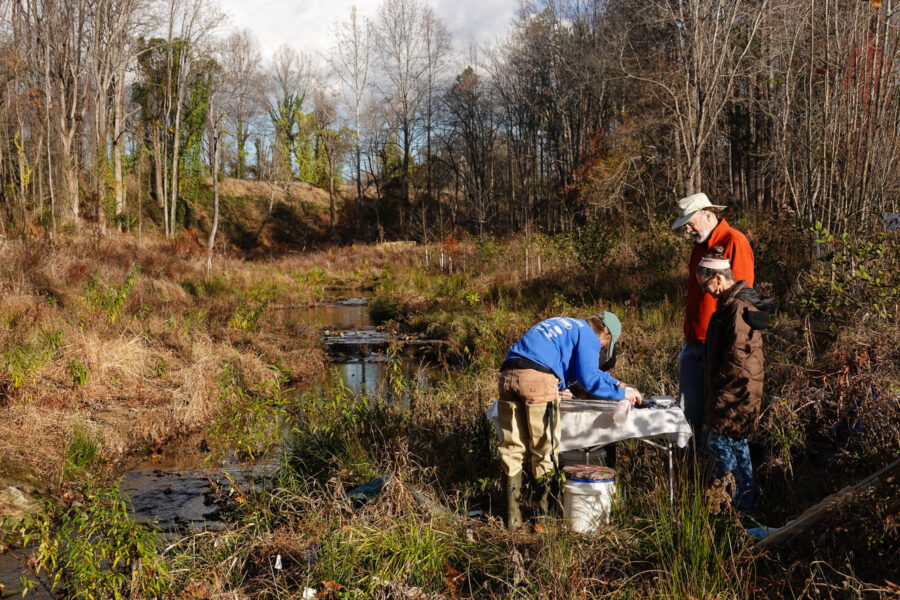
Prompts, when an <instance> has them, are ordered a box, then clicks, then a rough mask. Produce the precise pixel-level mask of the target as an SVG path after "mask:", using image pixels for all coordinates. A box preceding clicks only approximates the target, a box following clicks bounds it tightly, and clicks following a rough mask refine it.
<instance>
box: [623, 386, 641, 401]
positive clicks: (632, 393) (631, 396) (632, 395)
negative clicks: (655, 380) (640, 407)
mask: <svg viewBox="0 0 900 600" xmlns="http://www.w3.org/2000/svg"><path fill="white" fill-rule="evenodd" d="M625 399H626V400H628V401H629V402H631V403H632V404H640V403H641V402H643V401H644V397H643V396H642V395H641V393H640V392H639V391H638V389H637V388H636V387H634V386H633V385H626V386H625Z"/></svg>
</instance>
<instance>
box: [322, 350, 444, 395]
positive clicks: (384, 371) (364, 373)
mask: <svg viewBox="0 0 900 600" xmlns="http://www.w3.org/2000/svg"><path fill="white" fill-rule="evenodd" d="M332 365H333V369H332V371H331V374H330V377H329V383H332V384H333V383H336V382H337V380H340V381H341V382H342V383H343V384H344V387H346V388H347V389H349V390H350V391H351V392H353V393H354V394H367V395H370V396H375V395H381V396H382V397H384V398H386V399H393V400H396V399H397V398H396V396H397V395H398V392H399V395H400V396H401V398H400V399H401V400H408V399H409V394H410V393H411V392H412V391H413V390H415V391H418V392H424V391H426V390H428V389H429V388H430V387H432V386H434V385H435V384H436V383H437V382H438V381H439V380H440V379H441V371H440V369H439V368H438V367H436V366H435V365H431V364H425V363H420V362H419V361H417V360H416V359H414V358H409V357H404V358H399V359H397V362H396V363H395V364H392V363H391V362H390V360H388V358H387V357H386V356H385V355H383V354H370V355H368V356H362V357H359V358H355V359H352V360H347V361H344V362H335V363H332ZM394 369H396V375H395V377H394V378H393V380H392V378H391V372H392V370H394Z"/></svg>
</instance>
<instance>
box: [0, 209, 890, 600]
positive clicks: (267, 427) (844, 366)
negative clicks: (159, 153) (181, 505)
mask: <svg viewBox="0 0 900 600" xmlns="http://www.w3.org/2000/svg"><path fill="white" fill-rule="evenodd" d="M740 227H741V228H742V229H743V230H745V231H749V232H750V236H751V241H752V243H753V246H754V251H755V253H756V255H757V271H758V272H757V278H758V280H759V281H760V282H761V283H760V285H758V286H757V287H760V288H762V289H763V291H765V292H767V293H770V294H773V295H774V296H775V297H776V299H777V301H778V308H779V309H778V313H777V315H776V319H775V323H774V325H773V326H772V328H771V330H770V331H769V333H768V334H767V338H766V358H767V379H766V392H765V398H764V410H763V415H762V418H761V423H760V430H759V432H758V433H757V434H756V435H755V436H754V438H753V439H752V440H751V442H752V450H753V454H754V464H755V466H756V470H757V477H758V484H759V486H760V491H761V502H760V509H759V510H760V512H759V514H757V515H755V517H756V519H758V520H759V521H760V522H762V523H764V524H767V525H773V526H778V525H782V524H784V523H785V522H786V521H787V520H788V519H790V518H793V517H795V516H796V515H797V514H799V512H801V511H802V510H803V509H804V508H806V507H808V506H811V505H812V504H814V503H815V502H817V501H818V500H820V499H822V498H823V497H824V496H825V495H827V494H829V493H831V492H834V491H836V490H838V489H840V488H842V487H843V486H845V485H847V484H849V483H853V482H855V481H857V480H859V479H862V478H863V477H864V476H866V475H868V474H870V473H872V472H874V471H876V470H877V469H878V468H879V467H881V466H883V465H884V464H886V463H887V462H889V461H890V460H893V459H894V458H896V457H897V455H898V452H900V406H898V404H900V402H898V391H900V370H898V365H900V351H898V348H900V331H898V326H897V320H896V316H897V311H898V307H897V301H898V291H897V290H898V283H900V282H898V268H897V267H898V264H897V256H898V255H900V253H898V252H897V250H898V246H897V241H896V239H895V238H894V239H891V238H874V237H873V238H872V239H871V240H867V241H859V242H857V241H850V240H846V239H844V240H834V239H829V238H826V237H824V236H823V235H820V236H819V238H820V250H822V249H824V250H825V252H824V253H823V252H820V256H823V257H825V260H813V259H812V258H811V257H812V256H813V246H812V239H813V237H812V234H811V233H809V232H804V231H785V230H784V229H782V228H777V227H774V226H773V225H772V224H767V223H741V224H740ZM0 243H2V244H3V247H2V248H0V251H2V253H3V256H4V258H5V260H4V261H3V264H2V265H0V284H2V285H3V289H4V295H3V296H2V298H0V316H2V318H3V319H4V324H5V327H4V328H3V333H2V334H0V336H2V338H0V351H2V353H3V354H2V364H0V371H2V373H0V375H2V381H0V385H2V394H0V440H2V441H0V457H2V462H0V479H2V481H0V483H3V486H4V487H5V486H9V485H13V486H17V488H18V489H26V488H27V489H26V491H27V492H28V493H29V495H30V496H32V497H34V498H43V499H45V500H44V501H43V502H42V503H41V504H40V506H39V507H38V509H37V510H35V511H32V513H31V516H29V517H27V519H26V521H25V522H24V525H18V526H16V525H15V523H16V519H18V518H19V517H21V516H22V514H23V513H22V511H21V510H13V507H11V506H5V507H4V508H5V509H6V514H7V515H8V516H9V517H10V518H9V519H8V520H7V522H6V523H7V524H6V526H5V528H6V530H7V533H8V534H9V536H10V541H12V538H13V537H14V536H13V532H14V531H15V532H22V531H24V532H26V533H27V535H28V536H29V538H30V540H31V541H35V540H39V541H41V542H42V545H41V546H40V548H41V553H40V554H39V556H38V561H37V562H36V563H35V564H40V565H41V566H42V568H43V569H47V570H49V572H50V574H51V575H52V576H53V577H58V584H59V588H58V590H59V591H60V593H61V594H62V595H64V596H66V597H79V598H81V597H84V598H87V597H116V594H119V595H120V596H121V597H135V598H137V597H147V598H150V597H162V596H168V597H172V598H226V597H227V598H301V597H304V596H303V593H304V589H307V588H309V589H312V590H315V591H316V593H318V597H321V598H431V597H434V598H437V597H447V598H453V597H474V598H548V597H550V598H596V597H610V598H646V597H654V598H691V597H693V598H704V599H705V598H745V597H770V598H782V597H797V598H813V597H815V598H828V597H833V598H843V597H869V596H871V597H879V596H884V597H887V596H889V595H891V594H892V593H896V592H897V591H898V588H897V587H896V584H898V583H900V582H898V581H897V577H896V576H892V575H891V573H897V572H900V541H898V540H900V533H898V525H900V515H898V508H900V507H898V504H897V501H896V498H897V497H898V494H897V492H898V487H900V484H898V481H897V479H896V478H895V479H887V480H885V481H883V482H882V483H881V485H880V486H878V487H876V488H874V489H873V490H871V491H869V492H868V493H867V495H866V496H865V497H863V498H859V499H857V501H856V502H855V503H853V504H851V505H850V506H848V507H846V508H845V509H842V510H840V511H837V512H836V513H834V514H831V515H829V516H828V518H827V519H826V520H825V521H823V522H822V523H821V524H820V526H819V527H816V528H815V529H814V530H812V531H810V532H808V533H807V534H805V535H804V536H802V537H801V538H800V539H798V540H796V541H794V542H793V543H791V544H789V545H788V546H785V547H782V548H779V549H777V550H775V551H768V552H763V551H761V550H760V549H759V548H758V547H756V546H755V545H754V544H753V542H752V541H751V540H750V539H749V538H748V537H747V535H746V534H745V532H744V529H745V528H746V527H747V526H748V525H752V523H749V522H748V521H747V520H741V518H739V517H738V516H737V515H735V514H733V513H731V512H730V510H729V509H727V508H724V507H723V503H722V496H721V489H720V488H719V487H718V486H717V485H715V484H714V482H712V481H711V478H710V477H708V474H707V469H706V468H705V467H706V465H701V468H699V469H697V470H694V471H693V472H692V473H690V472H689V470H687V469H682V471H681V472H680V473H679V476H678V481H677V486H676V487H677V491H676V493H677V495H678V502H676V504H675V507H674V508H673V507H671V506H670V505H669V503H668V491H667V489H666V486H665V484H664V482H663V478H664V473H663V468H662V464H663V463H662V461H661V460H660V456H659V455H658V453H657V451H655V450H653V449H648V448H646V447H644V446H641V445H638V444H624V445H623V448H622V449H621V451H620V453H619V458H618V464H617V471H618V473H619V484H620V491H621V494H620V499H621V502H619V503H618V505H617V506H616V508H615V511H614V514H613V518H612V523H611V525H610V526H609V527H608V528H605V529H604V530H603V531H602V532H601V533H600V534H599V535H598V536H597V537H583V536H579V535H577V534H573V533H570V532H569V531H567V529H566V528H565V527H564V525H563V524H562V522H560V521H556V520H551V521H546V522H543V523H541V524H540V525H539V526H537V527H530V528H527V530H526V531H523V532H520V533H517V534H515V535H511V534H509V533H508V532H507V531H505V530H504V529H503V527H502V523H501V522H500V520H499V514H500V511H501V509H502V496H501V493H500V486H499V480H498V475H499V463H498V460H497V457H496V448H495V441H494V435H493V430H492V428H491V426H490V424H489V422H488V421H487V420H486V419H485V418H484V416H483V415H484V409H485V407H486V405H487V404H488V403H489V402H490V400H491V399H492V398H493V395H494V386H495V378H496V368H497V366H498V365H499V364H500V362H501V360H502V357H503V355H504V354H505V352H506V350H507V348H508V347H509V345H510V344H511V343H512V342H514V341H515V340H516V339H517V338H518V337H519V336H520V335H521V334H522V333H523V332H524V331H525V330H526V329H527V328H528V327H529V326H530V325H531V324H533V323H534V322H536V321H537V320H539V319H541V318H544V317H548V316H554V315H568V316H587V315H589V314H593V313H594V312H596V311H597V310H601V309H604V310H613V311H615V312H617V314H619V316H620V317H621V318H622V321H623V323H624V327H625V330H624V335H623V338H622V346H623V348H624V349H625V351H626V352H625V355H624V357H623V358H622V359H621V360H620V361H619V363H618V364H617V366H616V372H615V374H616V375H617V376H619V377H620V378H622V379H624V380H626V381H630V382H634V383H635V384H637V385H638V386H639V387H640V388H641V389H642V390H643V391H644V392H645V393H651V394H660V393H669V394H674V393H675V392H676V391H677V380H676V379H677V378H676V371H677V357H678V353H679V351H680V345H681V333H680V331H681V318H682V311H683V304H682V302H683V301H682V295H683V292H682V286H683V284H684V281H685V279H686V277H687V273H686V267H685V265H684V263H685V262H686V256H687V254H688V251H689V248H688V245H687V242H686V241H684V240H682V239H680V238H679V237H677V236H676V235H674V234H673V233H672V232H670V231H668V228H667V227H666V226H665V224H661V225H659V226H655V227H651V228H649V229H648V230H647V231H643V232H632V233H630V234H629V237H628V239H627V240H626V239H621V238H618V237H616V236H615V235H614V234H613V233H610V232H605V231H602V230H596V229H594V230H582V231H580V232H579V233H578V234H577V235H575V234H573V235H567V236H544V235H531V236H528V237H524V236H521V237H516V238H511V239H502V240H498V239H484V240H480V241H476V240H472V241H465V240H464V241H462V242H456V241H455V240H447V241H445V243H444V244H443V247H437V246H435V247H432V248H430V249H429V253H428V256H429V260H428V262H426V260H425V256H426V253H425V248H423V247H422V246H417V245H415V244H405V243H400V244H398V243H387V244H380V245H365V246H346V247H333V248H330V249H325V250H321V251H315V252H307V253H303V254H290V255H286V256H282V257H280V258H273V259H267V260H263V259H259V260H255V261H245V260H242V259H239V258H237V257H230V258H226V257H221V256H220V257H217V258H216V260H215V261H214V263H213V267H212V270H211V271H207V270H206V260H205V255H204V254H203V253H202V252H201V251H200V249H199V246H197V245H196V244H194V243H193V242H192V241H191V240H190V239H189V238H188V239H182V240H180V241H178V242H171V243H170V242H164V241H159V240H155V239H153V238H152V237H151V238H148V239H145V240H144V243H143V244H142V245H140V246H139V245H138V244H137V243H136V241H135V240H134V238H133V237H132V236H124V237H123V238H122V239H101V240H99V241H86V240H74V239H73V240H70V241H68V242H66V243H63V244H60V245H58V247H56V248H52V249H51V248H49V247H41V246H39V245H35V244H29V245H26V244H21V243H18V242H11V241H4V242H0ZM600 250H602V252H599V251H600ZM441 251H443V253H444V257H445V261H444V267H443V268H441V266H440V259H439V257H440V253H441ZM598 252H599V254H598ZM86 257H89V258H86ZM523 257H525V259H524V260H523ZM451 258H452V271H451V270H450V264H451V260H450V259H451ZM333 286H340V287H347V288H356V289H365V290H367V293H368V294H370V295H371V296H372V303H371V305H370V307H371V310H372V313H373V317H374V318H376V320H386V321H388V326H389V327H394V328H396V329H398V330H402V331H409V332H422V333H425V334H427V336H428V337H430V338H438V339H443V340H445V341H446V344H445V345H444V346H443V347H442V351H441V353H440V360H441V361H442V364H444V365H445V366H446V368H447V370H448V372H450V371H451V370H452V372H453V374H452V376H449V377H448V378H447V380H446V382H445V383H443V384H441V385H438V386H434V387H431V388H427V389H420V388H418V387H417V386H415V385H414V382H410V381H407V380H405V379H404V377H403V375H402V373H401V371H400V370H399V369H397V370H395V371H394V372H393V374H392V375H390V376H389V378H388V382H387V385H389V386H391V387H392V389H393V391H395V392H396V391H397V390H405V391H406V392H407V393H408V394H409V395H410V396H411V397H412V399H413V402H412V403H411V404H412V407H413V408H412V409H410V410H401V409H400V408H399V407H397V406H394V405H392V404H390V403H386V402H380V401H378V399H377V398H373V397H358V396H354V395H353V394H351V393H349V392H348V391H347V390H346V389H345V388H343V387H341V386H339V385H331V384H327V383H326V382H325V380H324V379H323V377H322V373H323V371H324V369H325V361H326V356H325V353H324V349H323V347H322V344H321V342H320V341H319V338H318V334H317V332H316V331H315V330H312V329H308V330H305V331H304V332H303V333H302V335H298V333H297V331H296V329H295V328H290V327H288V326H287V325H286V324H285V321H284V320H283V319H281V318H279V317H278V315H277V313H278V311H277V310H276V309H277V307H279V306H286V305H291V306H294V305H310V304H313V303H314V302H315V301H316V300H317V299H318V298H321V297H323V296H324V294H325V290H326V288H328V287H333ZM285 432H287V434H286V435H285ZM198 437H200V438H203V440H204V444H208V445H209V446H210V447H211V450H212V451H213V452H214V453H215V452H222V451H231V452H233V453H236V454H238V455H241V456H248V457H249V456H254V457H258V456H260V455H264V454H267V453H271V452H272V450H273V448H274V447H276V446H277V447H278V448H283V449H284V452H283V454H282V459H281V461H280V468H279V470H278V477H277V480H276V481H275V482H274V483H273V484H272V485H270V486H263V487H260V488H253V489H244V490H239V491H238V493H236V494H235V495H234V496H233V497H232V498H231V499H230V502H229V517H228V525H227V527H226V528H225V529H224V530H222V531H218V532H215V533H213V532H206V533H201V534H196V535H189V536H187V537H184V538H182V539H180V540H178V541H176V542H171V543H167V544H164V543H163V542H162V541H161V540H160V539H158V538H156V537H155V536H154V535H153V532H152V531H148V530H147V529H146V528H144V527H143V526H138V525H136V524H134V523H133V522H132V521H131V520H130V519H129V518H128V514H127V511H126V510H125V509H124V508H123V507H122V506H121V504H120V502H119V501H118V498H119V496H118V493H117V491H116V487H115V482H116V479H117V475H118V474H119V473H121V472H122V470H123V469H124V468H125V467H126V466H127V465H128V464H129V463H130V462H131V461H133V460H135V457H137V456H140V455H143V454H147V453H151V452H159V451H162V450H164V449H166V448H171V447H172V446H174V445H178V444H191V443H194V442H195V440H196V439H198ZM386 474H387V475H390V477H391V479H390V483H389V484H388V486H387V488H386V490H385V492H384V494H383V495H382V496H381V497H379V498H378V499H377V500H375V501H373V502H370V503H368V504H366V505H365V506H354V505H353V504H351V503H349V502H348V501H347V500H346V498H345V495H344V494H345V491H346V490H349V489H351V488H353V487H355V486H357V485H359V484H362V483H365V482H367V481H369V480H370V479H372V478H374V477H377V476H380V475H386ZM0 499H2V496H0ZM473 510H475V511H478V512H477V513H473V514H474V515H475V516H472V517H471V518H470V517H467V514H469V513H470V511H473ZM89 594H93V596H89Z"/></svg>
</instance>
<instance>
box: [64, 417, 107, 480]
mask: <svg viewBox="0 0 900 600" xmlns="http://www.w3.org/2000/svg"><path fill="white" fill-rule="evenodd" d="M99 449H100V444H99V441H98V440H97V438H96V436H94V435H93V434H92V433H91V432H90V431H89V430H88V429H87V428H86V427H85V426H83V425H78V426H76V427H75V428H74V429H73V430H72V436H71V438H70V439H69V444H68V445H67V446H66V455H65V464H64V465H63V477H65V478H66V479H68V480H69V481H75V480H76V479H78V478H79V477H80V476H82V475H83V474H84V473H85V471H87V470H88V469H90V468H91V467H92V466H93V465H94V461H95V460H96V459H97V455H98V452H99Z"/></svg>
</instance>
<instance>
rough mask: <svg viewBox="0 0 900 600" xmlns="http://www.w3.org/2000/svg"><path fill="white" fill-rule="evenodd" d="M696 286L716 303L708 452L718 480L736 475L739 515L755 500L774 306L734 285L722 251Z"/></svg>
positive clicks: (700, 270) (710, 344)
mask: <svg viewBox="0 0 900 600" xmlns="http://www.w3.org/2000/svg"><path fill="white" fill-rule="evenodd" d="M696 277H697V283H699V284H700V287H701V289H702V290H703V291H704V292H705V293H707V294H710V295H712V296H713V297H715V298H716V299H718V307H717V309H716V312H715V313H713V315H712V317H711V318H710V320H709V328H708V329H707V331H706V416H705V423H706V426H707V427H708V428H709V431H710V434H709V438H708V440H707V446H708V447H709V449H710V451H711V452H712V453H713V455H714V456H715V458H716V471H717V476H718V477H722V476H724V475H725V474H726V473H732V475H733V476H734V480H735V489H734V490H733V496H732V498H733V502H734V505H735V507H737V509H738V510H741V511H749V510H751V509H752V507H753V504H754V501H755V500H756V491H755V486H754V484H753V465H752V463H751V461H750V449H749V446H748V445H747V438H748V437H750V435H751V434H753V432H754V431H756V423H757V420H758V419H759V412H760V400H761V398H762V388H763V351H762V331H761V330H762V329H764V328H765V326H766V324H767V323H768V320H769V313H770V311H771V309H772V305H773V304H774V303H773V301H772V299H771V298H761V297H760V296H759V294H758V293H757V292H756V290H754V289H753V288H751V287H749V286H748V285H747V282H746V281H744V280H741V281H735V280H734V275H733V273H732V271H731V264H730V263H729V261H728V259H726V258H725V257H724V253H723V251H722V248H721V247H718V246H717V247H715V248H713V249H712V252H711V253H710V254H709V255H707V256H706V257H704V258H703V259H702V260H701V261H700V264H699V265H698V267H697V271H696Z"/></svg>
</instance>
